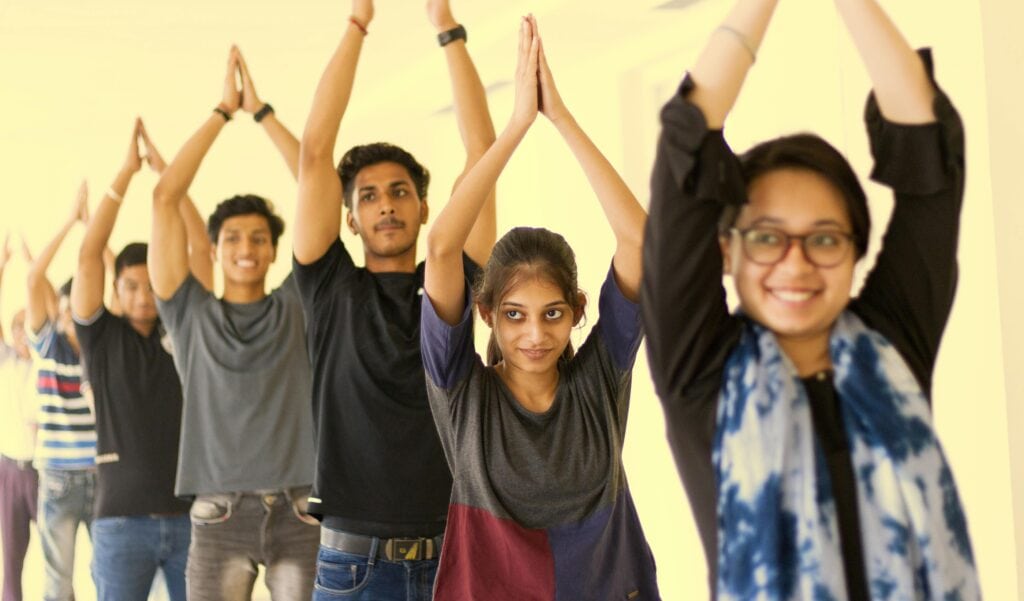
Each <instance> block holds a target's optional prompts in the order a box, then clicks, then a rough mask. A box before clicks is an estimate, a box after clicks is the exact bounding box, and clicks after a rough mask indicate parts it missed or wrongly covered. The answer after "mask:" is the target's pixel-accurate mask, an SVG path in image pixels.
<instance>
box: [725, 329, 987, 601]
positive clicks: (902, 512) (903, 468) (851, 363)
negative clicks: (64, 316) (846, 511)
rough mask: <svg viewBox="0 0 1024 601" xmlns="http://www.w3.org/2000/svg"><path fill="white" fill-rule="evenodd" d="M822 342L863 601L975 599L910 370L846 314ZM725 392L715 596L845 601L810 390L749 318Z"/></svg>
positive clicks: (955, 501) (952, 491)
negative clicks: (851, 503) (847, 455)
mask: <svg viewBox="0 0 1024 601" xmlns="http://www.w3.org/2000/svg"><path fill="white" fill-rule="evenodd" d="M829 347H830V354H831V358H832V365H833V369H834V370H835V386H836V390H837V391H838V393H839V397H840V399H841V403H840V404H841V406H842V417H843V423H844V424H845V429H846V435H847V440H848V441H849V444H850V451H851V456H852V462H853V470H854V474H855V475H856V477H857V497H858V507H859V509H860V524H861V536H862V540H863V548H864V554H865V557H864V560H865V566H866V570H867V577H868V583H869V587H870V590H871V596H872V599H875V600H883V599H884V600H887V601H890V600H891V601H903V600H906V601H912V600H915V601H916V600H923V601H931V600H935V601H940V600H941V601H972V600H975V599H980V598H981V592H980V590H979V588H978V581H977V574H976V571H975V568H974V558H973V554H972V551H971V542H970V539H969V537H968V534H967V523H966V520H965V518H964V513H963V509H962V508H961V505H960V499H959V496H958V495H957V491H956V485H955V484H954V483H953V475H952V473H951V472H950V468H949V465H948V464H947V463H946V460H945V458H944V457H943V454H942V449H941V448H940V447H939V443H938V440H937V439H936V436H935V431H934V429H933V428H932V418H931V411H930V408H929V406H928V403H927V401H926V400H925V397H924V395H923V394H922V392H921V388H920V386H919V385H918V384H917V381H916V380H915V379H914V376H913V374H912V373H911V371H910V369H909V368H908V367H907V365H906V363H905V362H904V361H903V358H902V357H901V356H900V354H899V352H898V351H897V350H896V349H895V348H894V347H893V346H892V345H891V344H890V343H889V342H888V341H887V340H886V339H885V338H883V337H882V336H881V335H880V334H878V333H877V332H874V331H872V330H870V329H868V328H867V327H866V326H865V325H864V323H863V322H862V321H861V320H860V319H859V318H858V317H857V316H856V315H854V314H852V313H850V312H849V311H847V312H844V313H843V314H842V315H840V317H839V319H838V321H837V322H836V324H835V326H834V329H833V332H832V336H831V339H830V342H829ZM723 384H724V385H723V388H722V395H721V398H720V402H719V410H718V421H717V428H716V433H715V441H714V455H713V460H714V465H715V472H716V476H717V479H718V528H719V530H718V532H719V534H718V539H719V543H718V591H717V597H718V600H719V601H728V600H732V599H742V600H753V599H757V600H765V601H789V600H796V599H800V600H803V599H806V600H814V601H829V600H835V601H841V600H845V599H846V584H845V580H844V577H843V561H842V557H841V551H840V545H839V531H838V524H837V520H836V509H835V504H834V502H833V499H832V491H831V484H830V481H829V475H828V468H827V467H826V464H825V460H824V457H823V453H822V450H821V447H820V445H819V444H818V443H817V440H816V438H815V436H814V430H813V426H812V418H811V411H810V406H809V405H808V397H807V393H806V391H805V389H804V386H803V384H802V382H801V381H800V378H799V377H798V375H797V373H796V370H795V369H794V368H793V365H792V363H790V361H789V360H788V358H786V357H785V356H784V355H783V353H782V352H781V350H780V349H779V346H778V343H777V342H776V340H775V336H774V335H773V334H772V333H771V332H770V331H768V330H767V329H765V328H763V327H761V326H760V325H757V324H754V323H752V322H750V321H749V320H748V321H747V326H746V327H745V328H744V333H743V336H742V338H741V340H740V343H739V344H738V346H737V347H736V349H735V350H734V351H733V352H732V354H731V355H730V356H729V359H728V361H727V363H726V366H725V375H724V382H723Z"/></svg>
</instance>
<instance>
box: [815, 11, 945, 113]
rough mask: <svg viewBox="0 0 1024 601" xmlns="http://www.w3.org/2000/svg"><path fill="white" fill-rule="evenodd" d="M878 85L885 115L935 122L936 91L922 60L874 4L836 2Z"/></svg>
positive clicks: (881, 107) (881, 108)
mask: <svg viewBox="0 0 1024 601" xmlns="http://www.w3.org/2000/svg"><path fill="white" fill-rule="evenodd" d="M835 3H836V8H838V9H839V15H840V16H841V17H842V19H843V22H844V23H845V24H846V29H847V30H848V31H849V32H850V36H851V37H852V38H853V43H854V45H856V46H857V51H858V52H859V53H860V57H861V59H862V60H863V61H864V65H865V66H866V67H867V70H868V73H869V74H870V76H871V82H872V84H873V85H874V90H875V98H877V99H878V108H879V110H880V111H881V112H882V115H883V116H884V117H885V118H886V119H888V120H889V121H893V122H895V123H905V124H914V123H930V122H932V121H934V120H935V113H934V112H933V110H932V100H933V98H934V97H935V90H934V88H933V87H932V83H931V81H930V79H929V78H928V73H927V72H926V71H925V68H924V65H923V64H922V63H921V58H920V57H919V56H918V55H917V53H916V52H914V49H913V48H911V46H910V44H908V43H907V41H906V40H905V39H904V38H903V35H902V34H900V31H899V30H898V29H896V25H895V24H893V22H892V21H891V20H890V19H889V17H888V15H886V14H885V11H883V10H882V8H881V7H880V6H879V5H878V3H877V2H875V1H874V0H835Z"/></svg>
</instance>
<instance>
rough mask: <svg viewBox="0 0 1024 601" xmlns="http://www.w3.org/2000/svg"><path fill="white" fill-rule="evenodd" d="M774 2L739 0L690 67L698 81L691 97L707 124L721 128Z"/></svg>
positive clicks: (751, 60) (745, 75)
mask: <svg viewBox="0 0 1024 601" xmlns="http://www.w3.org/2000/svg"><path fill="white" fill-rule="evenodd" d="M777 2H778V0H738V1H737V2H736V4H735V5H734V6H733V8H732V10H731V11H730V12H729V15H728V16H727V17H726V18H725V20H724V21H723V22H722V25H721V26H720V27H719V28H717V29H715V30H714V31H713V32H712V33H711V36H710V38H709V39H708V42H707V45H706V46H704V50H703V51H702V52H701V54H700V57H699V58H698V59H697V63H696V64H695V65H694V66H693V69H691V71H690V75H691V76H692V77H693V80H694V81H695V82H697V84H698V85H697V89H696V90H695V91H694V93H693V94H692V95H691V96H690V101H691V102H693V103H694V104H695V105H697V106H698V107H700V109H701V111H702V112H703V113H704V116H705V118H706V119H707V122H708V127H709V128H711V129H721V127H722V125H723V124H724V123H725V117H726V115H728V114H729V111H731V110H732V107H733V105H734V104H735V103H736V98H737V97H738V96H739V93H740V89H741V88H742V87H743V81H744V80H745V79H746V77H747V72H748V71H749V70H750V67H751V66H752V65H753V63H754V56H753V54H756V52H757V49H758V48H760V46H761V40H762V39H763V38H764V33H765V31H766V30H767V28H768V23H769V21H771V17H772V13H774V12H775V6H776V4H777Z"/></svg>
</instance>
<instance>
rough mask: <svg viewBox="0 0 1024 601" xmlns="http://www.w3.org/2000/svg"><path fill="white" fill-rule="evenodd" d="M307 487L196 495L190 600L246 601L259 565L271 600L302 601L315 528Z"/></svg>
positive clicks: (312, 564)
mask: <svg viewBox="0 0 1024 601" xmlns="http://www.w3.org/2000/svg"><path fill="white" fill-rule="evenodd" d="M308 493H309V488H308V487H305V488H302V489H294V490H289V491H284V492H276V493H267V494H256V493H227V494H213V495H200V496H198V497H196V500H195V501H194V502H193V503H192V511H191V517H192V546H191V548H190V549H189V555H188V568H187V574H188V576H187V581H188V598H189V601H247V600H248V599H249V598H250V597H251V595H252V588H253V584H254V583H255V582H256V574H257V572H258V570H259V564H263V565H265V566H266V568H267V570H266V583H267V588H268V589H270V598H271V599H273V601H300V600H301V601H307V600H308V599H309V597H310V594H311V593H312V590H313V576H314V573H315V570H316V548H317V544H318V542H319V540H320V529H319V528H318V527H317V526H316V520H314V519H313V518H311V517H310V516H308V515H306V498H307V496H308Z"/></svg>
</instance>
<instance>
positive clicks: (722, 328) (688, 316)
mask: <svg viewBox="0 0 1024 601" xmlns="http://www.w3.org/2000/svg"><path fill="white" fill-rule="evenodd" d="M775 5H776V1H775V0H737V2H736V3H735V4H734V6H733V8H732V9H731V11H730V13H729V15H728V16H727V17H726V19H725V21H724V22H723V24H722V25H721V26H720V27H719V28H717V29H715V30H714V32H713V33H712V34H711V36H710V38H709V39H708V42H707V44H706V46H705V47H704V50H703V51H702V53H701V54H700V57H699V59H698V61H697V65H696V66H695V67H694V68H693V69H692V70H691V71H690V76H689V77H688V78H687V79H686V80H684V81H683V84H682V85H681V86H680V87H679V89H678V90H677V91H676V93H675V94H674V95H673V96H672V98H671V99H670V100H669V101H668V103H667V104H665V106H664V108H663V109H662V111H661V114H660V118H661V134H660V135H659V137H658V147H657V152H656V156H655V162H654V170H653V173H652V174H651V204H650V216H649V217H648V219H647V224H646V228H645V231H644V241H643V282H642V291H641V295H640V296H641V298H640V301H641V302H640V306H641V314H642V316H643V322H644V326H645V330H646V333H647V357H648V362H649V364H650V368H651V376H652V378H653V380H654V388H655V391H656V392H657V393H658V396H659V397H660V398H661V400H662V402H663V403H664V404H665V406H666V407H671V408H674V409H678V410H682V411H690V410H691V409H694V408H695V407H696V406H695V405H694V404H693V402H697V401H702V400H703V399H706V398H708V397H709V392H708V391H709V390H714V389H715V387H717V386H720V384H721V370H722V366H723V365H724V361H725V356H726V353H727V350H728V349H729V348H730V346H731V345H732V344H733V343H734V342H735V340H736V336H738V335H739V327H740V324H739V322H738V321H737V320H735V319H734V318H732V317H731V316H730V315H729V308H728V305H727V304H726V295H725V289H724V288H723V286H722V266H723V265H722V252H721V250H720V246H719V237H718V231H717V226H718V220H719V217H720V216H721V214H722V210H723V208H724V207H725V206H726V204H729V203H738V202H742V201H743V200H744V199H745V198H746V190H745V185H744V182H743V177H742V174H741V172H740V168H739V162H738V161H737V159H736V157H735V155H733V153H732V151H731V150H730V149H729V147H728V145H727V144H726V143H725V140H724V138H723V137H722V132H721V127H722V125H723V124H724V121H725V119H726V116H727V115H728V113H729V111H730V109H731V108H732V106H733V104H734V103H735V101H736V98H737V95H738V94H739V91H740V88H741V86H742V84H743V80H744V78H745V77H746V74H747V71H748V69H749V68H750V65H751V64H752V63H753V60H754V54H755V53H756V51H757V47H758V45H759V44H760V41H761V39H762V38H763V37H764V33H765V29H766V28H767V26H768V22H769V21H770V19H771V15H772V11H773V10H774V8H775ZM710 396H711V397H712V398H713V396H714V395H710ZM700 408H701V411H707V410H708V408H707V407H706V406H704V405H701V406H700ZM673 415H684V414H673ZM685 415H686V416H687V419H694V420H700V419H703V418H702V417H700V416H701V415H704V416H707V415H711V414H708V413H686V414H685Z"/></svg>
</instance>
